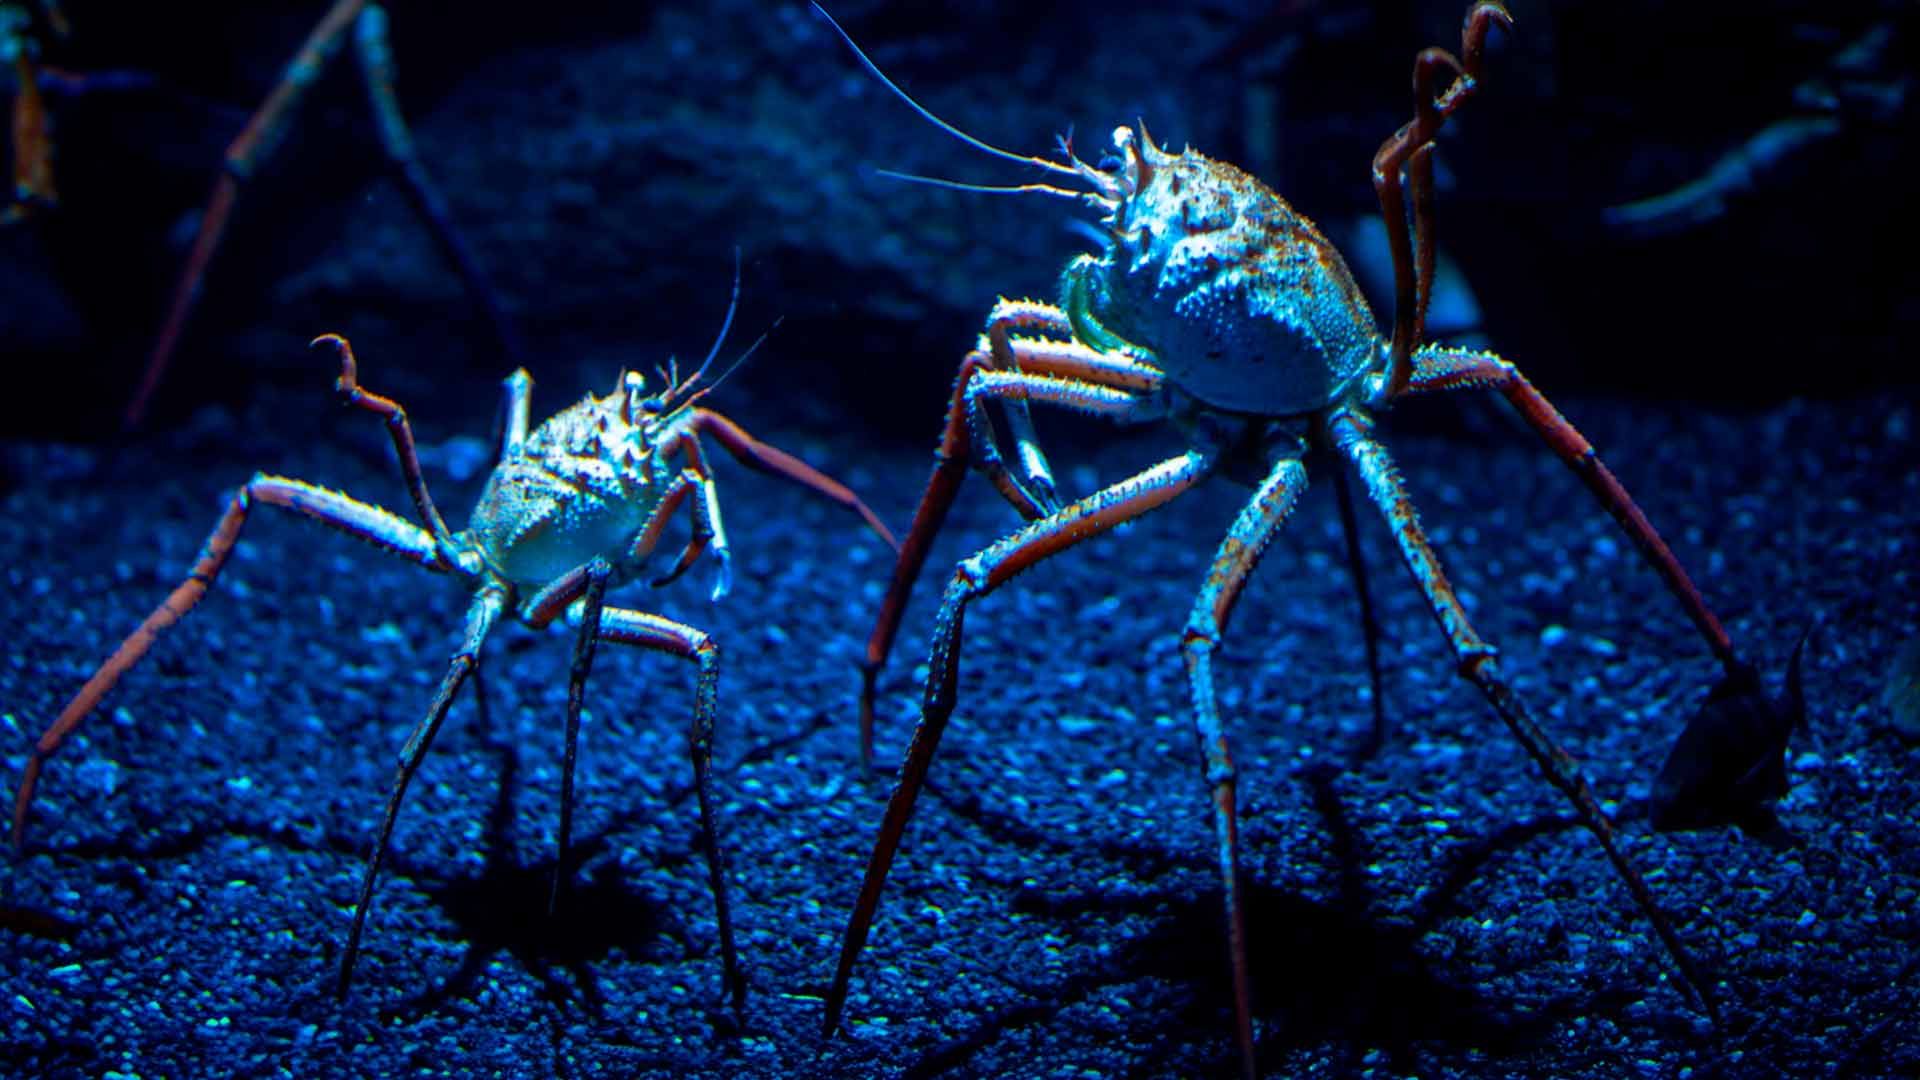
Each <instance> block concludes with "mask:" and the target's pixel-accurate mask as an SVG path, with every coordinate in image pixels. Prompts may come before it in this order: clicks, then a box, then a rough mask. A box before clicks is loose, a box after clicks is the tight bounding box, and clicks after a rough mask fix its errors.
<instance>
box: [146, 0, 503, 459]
mask: <svg viewBox="0 0 1920 1080" xmlns="http://www.w3.org/2000/svg"><path fill="white" fill-rule="evenodd" d="M386 25H387V15H386V11H385V10H384V9H383V8H382V7H381V6H380V5H379V4H377V3H369V2H368V0H338V2H337V3H335V4H334V6H333V7H332V8H331V9H329V10H328V11H327V13H326V15H325V17H323V18H322V19H321V20H320V22H319V24H318V25H316V26H315V27H314V28H313V32H312V33H310V34H309V35H307V40H306V41H305V43H303V44H302V45H301V46H300V50H299V51H298V52H296V53H295V54H294V57H293V60H292V61H290V62H289V63H288V64H287V70H286V74H285V75H284V76H282V77H281V80H280V84H279V85H278V86H276V87H274V90H273V92H272V93H271V94H269V95H268V96H267V100H266V101H265V102H264V103H262V104H261V106H260V108H259V110H258V111H257V112H255V113H254V114H253V117H252V119H251V120H249V121H248V122H247V126H246V128H245V129H244V130H242V131H241V132H240V135H239V137H237V138H235V139H234V141H233V143H232V144H231V145H229V146H228V147H227V152H226V159H225V161H224V162H223V164H222V166H221V172H220V178H219V179H218V180H217V181H215V182H214V188H213V195H212V197H211V198H209V199H208V200H207V207H206V210H205V211H204V212H203V213H202V214H201V217H200V230H199V232H198V233H197V234H196V235H195V236H194V240H193V249H192V251H191V253H190V254H189V255H188V256H187V264H186V268H185V269H184V270H183V271H182V273H181V276H180V282H179V284H178V285H177V286H176V287H175V288H174V293H173V301H172V303H171V304H170V305H169V306H168V308H167V317H166V321H165V322H164V323H163V324H162V325H161V328H160V334H159V337H158V338H156V339H155V341H154V345H153V351H152V352H151V353H150V354H148V357H147V366H146V370H145V372H144V373H143V374H142V375H141V379H140V386H139V388H138V389H137V390H136V391H135V392H134V396H133V400H132V401H131V402H129V403H128V405H127V409H126V413H125V415H124V417H123V419H124V421H125V424H126V426H127V427H130V428H131V427H135V426H138V425H139V423H140V421H141V420H142V419H143V418H144V417H145V416H146V411H147V406H148V404H149V403H150V402H151V401H152V398H153V393H154V391H155V390H156V389H158V387H159V385H160V380H161V378H162V377H164V375H165V374H166V369H167V364H168V363H169V361H171V359H172V357H173V352H174V350H175V349H176V348H177V347H178V346H179V344H180V335H181V333H182V332H183V331H184V330H185V329H186V323H187V318H188V316H189V315H190V314H192V312H193V306H194V303H195V302H196V301H197V300H198V299H199V296H200V285H201V281H202V279H203V278H205V276H206V273H207V267H208V265H209V264H210V263H211V262H212V261H213V255H214V252H216V251H217V250H219V247H220V241H221V238H222V236H223V234H224V233H225V232H226V227H227V221H228V219H229V218H230V217H231V216H232V214H233V205H234V202H235V201H236V200H237V199H238V198H239V196H240V186H241V185H242V184H244V183H245V182H246V181H247V180H248V179H250V178H251V177H252V176H253V173H254V171H255V170H256V169H258V168H259V166H260V164H261V163H262V162H263V161H265V160H266V159H267V157H268V156H269V155H270V154H272V153H273V151H274V149H275V148H276V147H277V146H278V145H279V143H280V140H281V139H282V138H283V137H284V136H285V134H286V129H287V124H288V123H289V121H290V120H291V119H292V117H293V113H294V110H295V109H296V108H297V107H298V106H299V104H300V102H301V100H302V99H303V98H304V97H305V96H306V93H307V91H308V89H310V88H311V87H312V86H313V84H314V82H316V81H317V80H318V79H319V78H320V75H321V73H322V72H324V71H325V70H326V67H327V65H328V63H330V62H331V61H332V60H333V57H334V55H335V54H336V53H338V52H339V50H340V46H341V44H342V43H343V42H344V41H345V35H346V32H347V29H348V28H349V27H356V30H355V40H356V49H357V51H358V53H359V56H360V67H361V72H362V74H363V76H364V77H365V80H366V84H367V95H368V98H369V100H370V102H371V104H372V108H373V112H374V117H375V121H376V124H375V126H376V127H377V128H378V130H379V133H380V142H381V146H382V148H383V149H384V150H385V152H386V155H387V157H388V159H389V160H390V161H392V162H393V163H394V165H395V166H396V167H397V168H398V169H399V172H400V176H401V179H402V181H403V186H404V187H405V189H406V191H407V194H408V196H409V197H410V199H411V200H412V202H413V204H414V206H415V208H416V209H417V210H418V211H419V213H420V215H421V216H422V217H423V218H425V219H426V222H427V225H428V227H429V228H430V229H431V230H432V232H433V234H434V237H435V239H436V240H437V241H438V242H439V244H440V248H441V250H442V251H443V252H445V253H446V255H447V256H448V258H449V260H450V261H451V262H452V263H453V264H454V266H455V268H456V269H457V270H459V272H460V275H461V277H462V278H464V279H465V280H466V283H467V288H468V289H469V290H470V291H471V292H472V293H473V294H474V295H475V296H476V297H477V298H478V302H479V304H480V306H481V307H482V308H483V309H484V310H485V311H486V313H487V319H488V322H489V323H490V324H491V326H492V328H493V331H494V333H495V334H496V335H497V337H498V338H499V340H500V343H501V347H502V349H503V350H504V351H505V352H506V354H507V359H508V360H509V361H512V362H515V363H517V362H518V361H519V357H520V346H519V342H518V340H517V336H516V335H515V333H514V332H513V330H512V329H511V327H510V325H509V323H508V320H507V318H506V315H505V312H504V309H503V308H502V307H501V305H500V302H499V299H498V295H497V293H496V292H495V290H494V288H493V286H492V284H491V283H490V282H489V281H488V280H487V278H486V276H485V275H484V274H483V273H481V271H480V267H479V263H478V262H477V260H475V259H474V257H473V253H472V251H471V250H470V249H468V247H467V246H466V243H465V242H464V241H462V240H461V239H460V238H459V236H458V235H457V234H456V233H455V232H454V227H453V222H452V217H451V215H450V214H449V212H448V210H447V204H446V200H445V199H443V198H442V197H441V196H440V194H439V192H438V191H437V190H436V189H435V188H434V187H433V184H432V182H431V181H430V180H429V179H428V177H427V172H426V169H425V167H424V166H422V165H421V164H420V162H419V159H418V157H417V156H416V155H415V153H414V148H413V140H412V137H411V136H410V135H409V134H408V132H407V126H406V122H405V120H403V119H402V118H401V115H400V106H399V102H398V101H397V100H396V99H395V98H394V94H393V53H392V50H391V49H390V48H389V47H388V44H387V34H386Z"/></svg>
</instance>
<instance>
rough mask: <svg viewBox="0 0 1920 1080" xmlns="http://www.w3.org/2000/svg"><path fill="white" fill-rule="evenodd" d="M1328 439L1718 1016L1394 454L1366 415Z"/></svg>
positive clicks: (1472, 671) (1487, 689)
mask: <svg viewBox="0 0 1920 1080" xmlns="http://www.w3.org/2000/svg"><path fill="white" fill-rule="evenodd" d="M1331 427H1332V434H1333V438H1334V441H1335V444H1336V445H1338V446H1339V447H1340V450H1341V452H1343V453H1344V454H1346V455H1347V457H1348V458H1349V459H1350V460H1351V461H1352V462H1353V464H1354V467H1355V468H1356V469H1357V470H1359V473H1360V478H1361V480H1362V481H1363V482H1364V483H1365V484H1366V485H1367V493H1368V494H1369V495H1370V496H1372V498H1373V501H1374V503H1375V505H1377V506H1378V507H1379V508H1380V512H1381V513H1382V514H1383V515H1385V516H1386V518H1387V521H1388V524H1390V525H1391V526H1392V527H1393V535H1394V539H1395V540H1396V541H1397V542H1398V544H1399V545H1400V552H1401V555H1402V556H1403V557H1404V558H1405V560H1406V563H1407V569H1408V570H1409V571H1410V572H1411V573H1412V574H1413V577H1414V580H1415V581H1416V582H1417V583H1418V584H1419V586H1420V589H1421V591H1422V592H1424V593H1425V594H1426V596H1427V603H1428V605H1429V606H1431V607H1432V609H1433V614H1434V618H1436V619H1438V620H1439V622H1440V628H1441V630H1443V631H1444V632H1445V633H1446V635H1447V641H1448V643H1449V644H1451V645H1452V646H1453V651H1454V655H1455V656H1456V657H1458V658H1459V661H1460V674H1461V676H1462V677H1464V678H1465V679H1466V680H1467V681H1468V682H1471V683H1473V684H1474V685H1475V686H1477V687H1479V688H1480V691H1481V693H1483V694H1485V695H1486V697H1487V700H1488V702H1489V703H1491V704H1492V705H1493V710H1494V712H1495V713H1497V714H1499V716H1500V719H1501V720H1502V721H1503V722H1505V723H1506V725H1507V729H1508V730H1509V731H1512V732H1513V734H1514V737H1515V738H1517V739H1519V740H1520V745H1521V746H1522V747H1523V748H1524V749H1525V750H1526V752H1527V754H1528V756H1530V757H1532V758H1533V760H1534V763H1535V764H1536V765H1538V766H1539V767H1540V771H1541V772H1542V773H1544V774H1545V775H1546V778H1547V780H1548V781H1549V782H1551V783H1552V784H1553V786H1554V787H1556V788H1559V789H1560V791H1561V793H1562V794H1564V795H1565V796H1566V797H1567V799H1568V801H1570V802H1571V803H1573V806H1574V809H1575V810H1576V811H1578V812H1579V814H1580V817H1581V820H1582V821H1583V822H1584V823H1585V824H1586V826H1587V828H1588V829H1589V830H1591V831H1592V833H1593V835H1594V837H1595V838H1596V839H1598V840H1599V841H1600V846H1601V848H1602V849H1603V850H1604V851H1605V852H1606V855H1607V860H1608V861H1609V862H1611V863H1612V864H1613V867H1614V870H1615V872H1616V873H1618V874H1619V876H1620V878H1621V880H1622V881H1624V882H1625V883H1626V885H1627V889H1628V891H1629V892H1631V893H1632V894H1633V899H1634V902H1635V903H1637V904H1638V905H1639V906H1640V910H1641V911H1643V912H1645V913H1646V916H1647V918H1648V920H1649V921H1651V922H1652V923H1653V928H1654V932H1655V933H1656V934H1658V935H1659V937H1660V941H1661V943H1662V944H1664V945H1665V946H1666V948H1667V952H1668V953H1669V954H1670V955H1672V957H1673V960H1674V963H1675V964H1676V965H1677V966H1678V967H1679V969H1680V975H1681V979H1682V981H1683V982H1684V983H1685V984H1686V987H1687V989H1688V990H1690V991H1691V992H1692V993H1693V995H1694V997H1695V998H1696V999H1697V1000H1698V1001H1699V1002H1700V1003H1701V1005H1702V1006H1703V1007H1704V1008H1705V1009H1706V1011H1707V1014H1708V1015H1709V1016H1710V1017H1712V1018H1713V1019H1714V1021H1715V1022H1718V1020H1719V1009H1718V1007H1717V1006H1716V1005H1715V1003H1714V1000H1713V998H1712V997H1710V996H1709V995H1708V993H1707V983H1706V981H1705V980H1704V979H1702V978H1701V976H1700V972H1699V970H1698V969H1697V968H1696V967H1695V966H1694V963H1693V958H1692V956H1691V955H1690V954H1689V953H1688V952H1687V949H1686V946H1685V945H1684V944H1683V943H1682V942H1681V941H1680V936H1679V934H1677V933H1676V932H1675V931H1674V929H1673V925H1672V924H1671V923H1670V922H1668V921H1667V916H1666V913H1665V912H1663V911H1661V910H1660V907H1659V906H1658V905H1657V904H1656V903H1654V899H1653V893H1652V891H1651V890H1649V889H1648V888H1647V883H1646V881H1645V880H1644V879H1642V878H1641V876H1640V872H1639V871H1638V870H1636V869H1634V867H1633V864H1632V863H1630V862H1628V861H1627V857H1626V854H1625V853H1624V852H1622V851H1621V850H1620V846H1619V841H1618V840H1617V838H1616V837H1615V835H1614V831H1613V824H1612V822H1611V821H1609V820H1608V818H1607V815H1606V812H1605V811H1603V810H1602V809H1601V808H1600V802H1599V800H1598V799H1597V798H1595V796H1594V794H1593V789H1592V788H1591V787H1589V786H1588V784H1587V781H1586V778H1585V777H1583V776H1581V775H1580V769H1579V765H1578V764H1577V763H1576V762H1575V761H1574V760H1573V758H1572V756H1571V755H1569V754H1568V753H1567V752H1566V751H1565V750H1564V749H1562V748H1561V747H1560V744H1559V743H1557V742H1555V741H1554V739H1553V737H1552V736H1551V735H1548V734H1547V732H1546V731H1545V730H1544V729H1542V728H1541V727H1540V725H1539V724H1538V723H1537V722H1536V721H1535V720H1534V719H1533V716H1532V714H1531V713H1530V712H1528V710H1527V708H1526V705H1525V703H1524V702H1522V701H1521V700H1520V698H1519V696H1518V695H1517V694H1515V693H1514V692H1513V689H1512V688H1511V687H1509V686H1508V685H1507V683H1506V680H1505V679H1504V678H1503V677H1502V676H1501V674H1500V665H1499V662H1498V661H1497V660H1496V659H1495V657H1496V655H1497V652H1498V650H1496V649H1495V648H1494V647H1493V646H1491V645H1489V644H1487V643H1486V642H1485V641H1483V640H1481V638H1480V636H1479V634H1478V633H1476V632H1475V631H1474V629H1473V625H1472V624H1471V623H1470V622H1469V621H1468V620H1467V612H1466V609H1465V608H1464V607H1462V606H1461V604H1460V600H1459V598H1458V597H1456V596H1455V595H1454V593H1453V586H1452V584H1451V583H1449V582H1448V581H1447V578H1446V575H1445V574H1444V573H1442V572H1441V569H1440V560H1439V559H1438V558H1437V557H1436V556H1435V555H1434V553H1433V548H1432V546H1431V545H1429V544H1428V542H1427V537H1426V533H1425V532H1424V531H1423V530H1422V529H1421V528H1420V523H1419V520H1418V518H1417V516H1416V515H1415V512H1414V507H1413V500H1412V499H1411V498H1410V497H1409V496H1408V495H1407V492H1406V488H1405V486H1404V485H1403V484H1402V483H1401V482H1400V477H1399V476H1398V475H1397V474H1396V473H1395V471H1394V468H1393V460H1392V458H1391V457H1390V456H1388V454H1387V450H1386V448H1385V447H1384V446H1382V445H1381V444H1380V443H1379V442H1377V441H1376V440H1375V439H1374V438H1373V437H1372V435H1371V434H1370V433H1369V432H1368V431H1367V429H1366V421H1364V420H1363V419H1361V418H1360V417H1358V416H1357V415H1355V414H1352V413H1347V414H1342V415H1341V416H1339V417H1336V418H1335V419H1334V421H1333V422H1332V424H1331Z"/></svg>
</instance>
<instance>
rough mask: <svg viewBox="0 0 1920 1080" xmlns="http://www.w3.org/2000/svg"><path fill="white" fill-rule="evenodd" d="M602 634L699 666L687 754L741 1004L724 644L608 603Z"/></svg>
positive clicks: (723, 954) (728, 965)
mask: <svg viewBox="0 0 1920 1080" xmlns="http://www.w3.org/2000/svg"><path fill="white" fill-rule="evenodd" d="M600 638H601V640H603V641H612V642H617V643H619V644H622V645H637V646H639V647H640V648H643V649H655V650H658V651H660V652H664V653H670V654H672V655H674V656H678V657H680V658H682V659H684V660H691V661H693V662H694V664H695V665H696V666H697V667H698V669H699V674H698V675H696V676H695V680H694V691H693V722H692V725H691V726H690V727H689V728H688V729H687V753H688V756H689V757H690V758H692V760H693V782H694V791H695V793H696V794H697V795H698V796H699V798H700V831H701V833H702V835H703V837H704V839H705V840H706V845H707V880H708V883H709V884H710V885H711V886H712V888H713V908H714V921H715V922H716V923H717V924H718V925H719V927H720V959H721V963H722V964H723V965H725V970H726V983H727V989H728V990H729V992H730V993H731V994H732V997H733V1004H734V1006H735V1007H736V1008H738V1007H739V1006H740V1005H742V1004H743V1003H745V1001H746V999H747V981H746V978H745V977H744V976H743V975H742V974H741V972H740V959H739V957H738V956H737V955H736V954H735V952H734V948H733V916H732V913H731V908H730V907H729V905H728V904H727V863H726V857H725V855H724V854H723V853H722V851H721V848H720V834H719V829H718V828H717V827H716V826H715V824H714V809H715V805H716V803H717V801H718V800H717V799H716V798H715V796H714V793H713V723H714V713H715V710H716V709H717V708H718V706H719V697H720V648H719V646H717V645H715V644H714V643H713V639H712V638H710V637H708V636H707V635H706V634H705V633H704V632H702V631H700V630H696V629H694V628H693V627H691V626H687V625H686V624H684V623H677V622H674V621H673V620H671V619H664V618H661V617H660V616H658V615H649V614H647V613H645V612H640V611H631V610H628V609H626V608H607V609H606V610H604V611H603V612H602V613H601V616H600Z"/></svg>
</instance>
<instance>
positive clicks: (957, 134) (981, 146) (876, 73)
mask: <svg viewBox="0 0 1920 1080" xmlns="http://www.w3.org/2000/svg"><path fill="white" fill-rule="evenodd" d="M813 10H814V11H816V12H819V14H820V17H821V18H823V19H825V20H827V25H828V26H831V27H833V31H834V33H836V34H839V35H840V40H841V41H844V42H846V43H847V48H849V49H852V50H853V55H855V56H857V57H859V58H860V62H861V63H862V64H864V65H866V68H867V71H869V72H870V73H872V75H873V77H874V78H876V79H879V80H880V82H881V85H883V86H885V87H886V88H887V89H889V90H891V91H893V92H894V94H895V95H896V96H897V97H899V99H900V100H901V101H904V102H906V103H907V104H908V105H910V106H912V107H913V111H914V112H917V113H919V114H920V115H921V116H923V117H925V118H926V119H927V121H928V122H930V123H932V124H933V125H934V126H935V127H937V128H939V129H940V130H942V131H944V132H946V133H947V134H949V135H951V136H953V137H954V138H956V139H959V140H960V141H961V142H963V143H966V144H967V145H968V146H971V147H973V148H974V149H976V150H983V151H985V152H987V153H989V154H992V155H993V156H994V157H997V158H1003V159H1005V160H1007V161H1017V162H1019V163H1020V164H1022V165H1037V166H1039V167H1040V168H1042V169H1046V170H1048V171H1049V172H1056V173H1061V174H1063V175H1066V176H1071V177H1074V178H1075V179H1081V178H1082V177H1081V173H1080V170H1078V169H1075V168H1073V167H1071V166H1067V165H1062V164H1060V163H1058V162H1054V161H1048V160H1047V159H1046V158H1040V157H1032V156H1030V155H1027V154H1016V153H1014V152H1013V151H1011V150H1002V149H1000V148H999V147H997V146H994V145H992V144H990V143H985V142H981V141H980V140H979V139H976V138H974V137H973V136H971V135H969V134H967V133H966V132H964V131H961V130H960V129H959V128H957V127H954V126H953V125H952V124H949V123H947V122H946V121H945V120H942V119H940V118H939V117H937V116H935V115H933V113H931V112H928V111H927V108H926V106H924V105H922V104H920V103H919V102H917V101H915V100H913V96H912V95H910V94H908V93H907V92H906V91H905V90H902V89H900V87H899V85H898V84H897V83H895V82H894V81H893V80H892V79H889V78H887V73H886V72H884V71H881V70H880V66H879V65H878V64H875V63H874V62H873V60H872V59H871V58H869V57H868V56H867V54H866V52H865V51H864V50H862V49H861V48H860V46H859V45H857V44H855V43H854V40H853V37H852V36H851V35H850V34H848V33H847V32H846V30H845V29H844V28H842V27H841V25H840V24H839V23H838V22H835V21H834V18H833V16H831V15H829V14H827V9H826V8H823V7H821V6H820V2H819V0H814V3H813Z"/></svg>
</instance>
